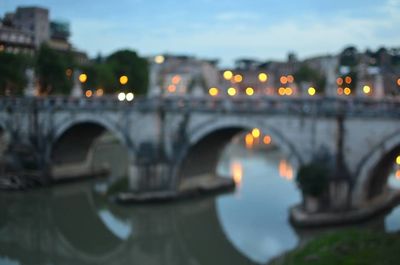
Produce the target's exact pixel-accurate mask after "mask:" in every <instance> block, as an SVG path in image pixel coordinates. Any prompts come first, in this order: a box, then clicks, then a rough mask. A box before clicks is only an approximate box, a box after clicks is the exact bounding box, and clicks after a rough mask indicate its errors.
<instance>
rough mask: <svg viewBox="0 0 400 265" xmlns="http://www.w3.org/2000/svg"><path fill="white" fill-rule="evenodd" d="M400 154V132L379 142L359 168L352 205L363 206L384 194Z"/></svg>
mask: <svg viewBox="0 0 400 265" xmlns="http://www.w3.org/2000/svg"><path fill="white" fill-rule="evenodd" d="M399 153H400V131H396V132H395V133H392V134H391V135H390V136H389V137H386V138H385V139H384V140H382V141H381V142H379V143H378V144H377V145H375V146H374V147H373V148H371V151H370V152H368V153H367V154H366V155H365V156H364V157H362V158H361V162H360V163H359V165H358V166H357V171H356V179H355V182H354V187H353V190H354V191H353V194H352V204H353V205H354V206H361V205H363V204H364V203H366V202H368V201H369V200H371V199H373V198H374V197H376V196H379V195H381V194H382V192H384V189H385V188H386V185H387V180H388V177H389V174H390V171H391V169H392V165H393V163H394V161H395V158H396V156H397V155H398V154H399Z"/></svg>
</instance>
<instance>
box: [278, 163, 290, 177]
mask: <svg viewBox="0 0 400 265" xmlns="http://www.w3.org/2000/svg"><path fill="white" fill-rule="evenodd" d="M279 175H280V176H281V177H282V178H284V179H287V180H293V167H292V166H291V165H290V164H289V163H288V162H287V161H286V160H285V159H281V160H280V161H279Z"/></svg>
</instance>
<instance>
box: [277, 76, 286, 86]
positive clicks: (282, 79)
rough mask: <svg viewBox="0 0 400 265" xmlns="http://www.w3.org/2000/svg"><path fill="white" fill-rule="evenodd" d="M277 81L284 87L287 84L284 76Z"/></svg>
mask: <svg viewBox="0 0 400 265" xmlns="http://www.w3.org/2000/svg"><path fill="white" fill-rule="evenodd" d="M279 80H280V81H281V84H284V85H285V84H287V82H288V79H287V77H286V76H281V78H280V79H279Z"/></svg>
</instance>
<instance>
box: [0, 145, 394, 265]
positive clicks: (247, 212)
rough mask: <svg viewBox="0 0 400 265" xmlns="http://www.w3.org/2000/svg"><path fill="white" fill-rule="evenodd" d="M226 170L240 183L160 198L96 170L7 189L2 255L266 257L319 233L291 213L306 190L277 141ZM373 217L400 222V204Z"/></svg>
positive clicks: (9, 259)
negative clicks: (143, 199)
mask: <svg viewBox="0 0 400 265" xmlns="http://www.w3.org/2000/svg"><path fill="white" fill-rule="evenodd" d="M232 169H233V170H234V171H235V170H236V171H239V172H231V171H232ZM218 172H220V173H226V172H231V173H232V174H233V175H234V176H235V179H236V181H237V183H238V186H237V189H236V190H235V191H234V192H231V193H225V194H218V195H212V196H204V197H201V198H195V199H189V200H185V201H177V202H169V203H160V204H146V205H128V206H126V205H118V204H115V203H113V202H110V201H108V200H107V199H105V198H104V197H101V196H99V195H98V194H97V193H96V192H94V191H93V186H94V185H95V183H96V180H92V181H85V182H79V183H70V184H63V185H58V186H53V187H49V188H41V189H36V190H33V191H29V192H23V193H10V192H7V193H4V192H3V193H0V208H1V211H0V264H6V265H8V264H35V265H36V264H54V265H58V264H76V265H79V264H174V265H180V264H182V265H187V264H189V265H190V264H193V265H195V264H230V265H232V264H233V265H234V264H265V263H267V262H268V261H269V260H270V259H271V258H274V257H276V256H279V255H281V254H283V253H284V252H286V251H288V250H291V249H294V248H296V246H298V245H299V244H300V243H301V242H303V241H304V240H307V238H309V235H312V234H314V232H313V231H310V232H308V231H304V230H303V231H299V230H296V229H294V228H293V227H292V226H291V225H290V223H289V221H288V209H289V207H290V206H292V205H294V204H296V203H299V202H300V200H301V197H300V194H299V191H298V189H297V187H296V185H295V183H294V181H293V177H294V175H295V168H294V167H293V166H292V165H291V164H290V161H289V160H287V159H286V158H285V157H284V156H283V155H282V154H281V153H280V152H279V150H278V149H276V148H266V149H263V150H254V149H250V150H249V149H246V148H245V147H243V146H242V145H240V144H231V146H229V147H228V148H227V149H226V151H225V154H224V155H223V156H222V158H221V162H220V163H219V167H218ZM222 175H224V174H222ZM396 181H397V182H398V180H396V179H395V178H394V177H392V178H391V180H390V182H391V184H392V185H398V183H397V182H396ZM370 223H371V225H370V226H373V227H376V228H377V229H380V230H385V231H387V232H396V231H399V230H400V207H398V208H395V209H394V210H393V211H392V212H390V213H387V214H386V215H383V216H382V217H379V218H377V219H376V220H373V222H370ZM318 233H319V232H318Z"/></svg>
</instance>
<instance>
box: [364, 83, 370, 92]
mask: <svg viewBox="0 0 400 265" xmlns="http://www.w3.org/2000/svg"><path fill="white" fill-rule="evenodd" d="M363 92H364V94H369V93H371V87H370V86H367V85H365V86H364V87H363Z"/></svg>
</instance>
